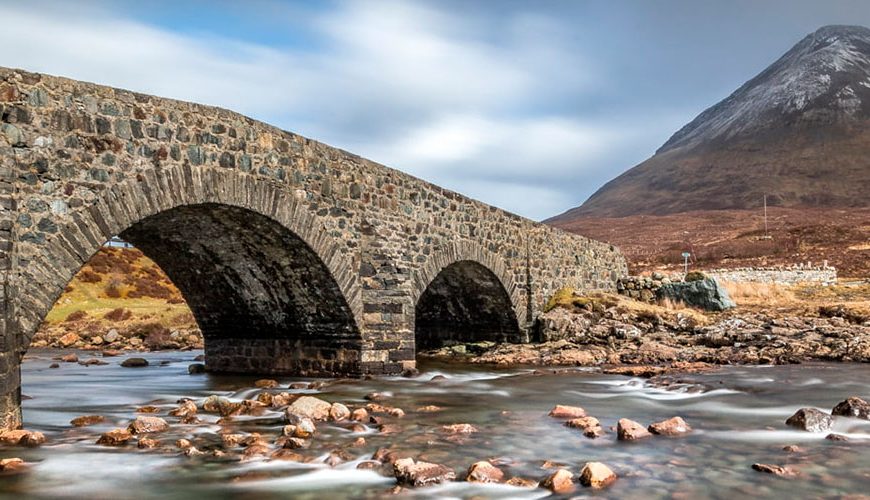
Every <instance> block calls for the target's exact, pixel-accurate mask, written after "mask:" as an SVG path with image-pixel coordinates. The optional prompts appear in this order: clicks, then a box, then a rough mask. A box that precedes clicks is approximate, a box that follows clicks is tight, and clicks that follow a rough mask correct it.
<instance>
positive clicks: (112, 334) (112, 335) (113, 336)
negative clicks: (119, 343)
mask: <svg viewBox="0 0 870 500" xmlns="http://www.w3.org/2000/svg"><path fill="white" fill-rule="evenodd" d="M119 338H121V334H119V333H118V330H116V329H114V328H111V329H109V331H108V332H106V334H105V335H103V340H105V341H106V342H109V343H111V342H114V341H116V340H118V339H119Z"/></svg>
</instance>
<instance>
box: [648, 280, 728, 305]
mask: <svg viewBox="0 0 870 500" xmlns="http://www.w3.org/2000/svg"><path fill="white" fill-rule="evenodd" d="M656 299H658V300H664V299H669V300H672V301H675V302H683V303H685V304H686V305H689V306H693V307H698V308H701V309H704V310H707V311H724V310H726V309H733V308H734V307H737V304H735V303H734V301H733V300H731V297H730V296H729V295H728V291H727V290H725V288H724V287H723V286H722V285H720V284H719V282H718V281H716V279H715V278H711V277H706V278H704V279H701V280H696V281H687V282H677V283H669V284H667V285H662V286H661V287H660V288H659V289H658V290H656Z"/></svg>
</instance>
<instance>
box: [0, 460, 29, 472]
mask: <svg viewBox="0 0 870 500" xmlns="http://www.w3.org/2000/svg"><path fill="white" fill-rule="evenodd" d="M25 467H27V464H26V463H25V462H24V460H21V459H20V458H4V459H2V460H0V472H10V471H15V470H21V469H23V468H25Z"/></svg>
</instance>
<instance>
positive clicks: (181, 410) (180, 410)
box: [169, 399, 196, 417]
mask: <svg viewBox="0 0 870 500" xmlns="http://www.w3.org/2000/svg"><path fill="white" fill-rule="evenodd" d="M169 415H170V416H173V417H188V416H190V415H196V403H194V402H193V401H191V400H189V399H185V400H184V401H182V402H181V404H180V405H178V407H177V408H174V409H172V410H170V412H169Z"/></svg>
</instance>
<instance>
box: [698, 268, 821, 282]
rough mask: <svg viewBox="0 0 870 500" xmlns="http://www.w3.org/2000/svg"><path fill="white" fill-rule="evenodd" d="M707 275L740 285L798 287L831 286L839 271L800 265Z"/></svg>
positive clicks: (722, 271) (727, 270) (718, 271)
mask: <svg viewBox="0 0 870 500" xmlns="http://www.w3.org/2000/svg"><path fill="white" fill-rule="evenodd" d="M707 274H709V275H710V276H712V277H714V278H716V279H717V280H719V281H732V282H738V283H769V284H778V285H796V284H799V283H822V284H831V283H836V282H837V270H836V269H835V268H833V267H829V266H827V265H823V266H816V267H813V266H811V265H809V266H805V265H803V264H799V265H795V266H789V267H768V268H758V267H744V268H739V269H716V270H712V271H709V272H707Z"/></svg>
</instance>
